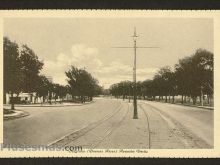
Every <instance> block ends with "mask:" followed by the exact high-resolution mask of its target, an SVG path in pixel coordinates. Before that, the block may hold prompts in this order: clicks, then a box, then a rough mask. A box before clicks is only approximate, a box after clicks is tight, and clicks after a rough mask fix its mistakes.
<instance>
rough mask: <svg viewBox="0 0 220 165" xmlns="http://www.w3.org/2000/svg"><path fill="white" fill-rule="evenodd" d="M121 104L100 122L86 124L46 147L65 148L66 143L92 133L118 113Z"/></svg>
mask: <svg viewBox="0 0 220 165" xmlns="http://www.w3.org/2000/svg"><path fill="white" fill-rule="evenodd" d="M122 107H123V106H122V103H120V105H119V106H118V107H117V108H116V110H115V111H114V112H113V113H110V114H107V115H106V116H105V117H103V118H102V119H101V120H99V121H97V122H93V123H91V124H88V125H86V126H84V127H83V128H81V129H79V130H76V131H74V132H72V133H70V134H68V135H65V136H63V137H61V138H59V139H57V140H55V141H53V142H51V143H49V144H48V145H47V146H48V147H51V146H54V147H56V146H59V147H62V146H65V145H67V144H68V143H70V142H72V141H75V140H77V139H78V138H80V137H82V136H83V135H85V134H86V133H88V132H90V131H92V130H93V129H95V128H96V127H98V126H99V125H101V124H103V123H104V122H106V121H107V120H109V119H111V118H113V117H114V116H115V115H116V114H117V113H119V112H120V111H121V109H122Z"/></svg>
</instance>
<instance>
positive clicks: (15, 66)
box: [3, 37, 102, 109]
mask: <svg viewBox="0 0 220 165" xmlns="http://www.w3.org/2000/svg"><path fill="white" fill-rule="evenodd" d="M3 49H4V50H3V54H4V55H3V56H4V73H3V76H4V83H3V84H4V103H5V102H6V93H8V94H10V102H11V109H14V103H15V99H16V98H18V97H19V94H20V93H21V92H25V93H29V94H30V95H31V100H32V96H33V93H36V97H35V100H36V99H37V98H43V102H45V99H47V101H49V102H50V103H51V100H52V97H53V98H54V99H55V101H56V99H57V98H58V97H59V98H61V99H63V98H64V97H65V96H66V95H67V94H68V93H69V94H71V95H72V96H73V97H72V98H73V99H74V98H75V97H76V96H78V97H81V101H82V102H85V96H87V97H89V98H90V100H92V97H93V96H94V95H97V94H99V93H100V92H101V90H102V88H101V87H100V86H99V85H98V81H97V80H96V79H95V78H93V77H92V75H91V74H89V73H88V72H87V71H86V70H83V69H78V68H76V67H74V66H72V67H71V68H70V70H69V71H67V72H66V76H67V78H68V80H67V81H68V85H66V86H63V85H59V84H54V83H52V82H51V81H50V80H49V79H48V78H47V77H46V76H44V75H41V74H40V71H41V70H42V68H43V65H44V63H43V61H40V60H39V59H38V56H37V55H36V54H35V52H34V51H33V50H32V49H31V48H29V47H28V46H27V45H22V46H21V47H19V46H18V44H17V43H16V42H12V41H10V40H9V38H7V37H4V44H3ZM14 95H16V97H14Z"/></svg>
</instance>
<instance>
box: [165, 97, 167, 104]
mask: <svg viewBox="0 0 220 165" xmlns="http://www.w3.org/2000/svg"><path fill="white" fill-rule="evenodd" d="M165 102H166V103H167V95H166V96H165Z"/></svg>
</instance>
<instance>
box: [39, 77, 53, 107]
mask: <svg viewBox="0 0 220 165" xmlns="http://www.w3.org/2000/svg"><path fill="white" fill-rule="evenodd" d="M50 84H51V83H50V82H49V80H48V79H47V78H46V77H45V76H43V75H40V76H39V77H38V86H37V87H36V92H37V96H38V97H43V103H44V102H45V98H46V96H48V91H49V86H50Z"/></svg>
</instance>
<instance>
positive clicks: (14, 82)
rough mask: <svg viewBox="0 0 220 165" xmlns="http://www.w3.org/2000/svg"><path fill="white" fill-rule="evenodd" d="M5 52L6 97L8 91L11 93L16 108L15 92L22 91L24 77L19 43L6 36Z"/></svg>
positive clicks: (12, 106) (11, 100)
mask: <svg viewBox="0 0 220 165" xmlns="http://www.w3.org/2000/svg"><path fill="white" fill-rule="evenodd" d="M3 54H4V57H3V58H4V73H3V74H4V97H5V95H6V93H10V94H11V99H10V102H11V109H14V97H13V95H14V94H15V93H17V94H19V93H20V92H21V84H22V83H21V82H22V81H21V79H22V77H23V75H22V72H21V61H20V59H19V51H18V45H17V43H15V42H12V41H10V40H9V39H8V38H7V37H4V43H3Z"/></svg>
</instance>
